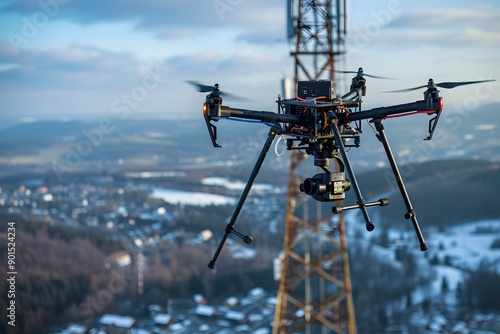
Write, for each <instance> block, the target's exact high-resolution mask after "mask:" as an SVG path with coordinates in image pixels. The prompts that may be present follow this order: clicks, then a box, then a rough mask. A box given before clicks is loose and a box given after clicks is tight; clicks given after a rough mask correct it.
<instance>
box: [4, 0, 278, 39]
mask: <svg viewBox="0 0 500 334" xmlns="http://www.w3.org/2000/svg"><path fill="white" fill-rule="evenodd" d="M41 4H43V5H41ZM46 8H49V10H50V11H51V13H50V14H51V15H49V16H50V17H51V19H54V20H65V21H69V22H74V23H77V24H81V25H91V24H98V23H110V22H134V24H135V28H136V29H138V30H145V31H151V32H152V33H153V34H154V35H155V36H156V37H159V38H169V39H173V38H179V36H180V37H181V38H182V37H186V36H192V37H194V36H199V35H212V36H213V37H214V38H217V36H216V35H214V34H213V32H214V30H217V29H220V28H227V27H231V28H233V29H238V30H241V31H244V33H242V38H245V36H246V39H247V40H248V41H249V42H252V43H258V42H260V41H261V40H259V39H254V38H250V36H269V34H270V33H271V32H272V31H274V34H275V35H277V36H279V37H281V31H282V30H283V27H284V4H283V3H281V2H274V3H269V2H268V1H265V0H252V1H248V0H212V1H199V0H168V1H157V0H143V1H135V0H122V1H99V0H86V1H66V0H65V1H62V0H40V1H39V2H33V1H31V0H15V1H9V2H7V3H6V4H5V5H4V6H3V7H2V11H3V12H6V13H9V12H10V13H17V14H19V15H21V16H25V17H26V18H28V19H30V18H31V17H33V16H34V15H36V14H37V13H40V12H47V11H48V10H47V9H46Z"/></svg>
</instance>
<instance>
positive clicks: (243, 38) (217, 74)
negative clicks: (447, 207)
mask: <svg viewBox="0 0 500 334" xmlns="http://www.w3.org/2000/svg"><path fill="white" fill-rule="evenodd" d="M285 3H286V1H285V0H279V1H278V0H252V1H250V0H209V1H206V0H163V1H160V0H142V1H134V0H121V1H98V0H86V1H83V0H80V1H78V0H39V1H28V0H15V1H10V0H0V121H2V122H6V121H5V119H9V120H13V119H14V120H17V121H33V120H39V119H82V120H83V119H91V118H95V117H101V116H102V115H115V116H116V115H120V116H122V117H125V116H127V117H131V116H133V117H137V118H141V117H144V118H147V117H194V116H196V115H199V113H200V112H201V104H202V103H203V102H204V95H205V94H202V93H198V92H196V91H195V90H194V89H193V87H191V86H190V85H189V84H187V83H186V82H185V81H186V80H198V81H199V82H201V83H203V84H209V85H211V84H214V83H219V84H220V85H221V87H222V89H224V90H226V91H230V92H231V93H234V94H237V95H240V96H246V97H248V101H243V102H241V101H234V102H233V101H225V104H227V105H230V106H234V107H243V108H249V109H256V110H269V111H275V110H276V103H275V101H276V99H277V96H278V94H279V93H280V80H281V78H283V77H284V76H288V77H291V76H292V75H293V66H294V65H293V60H292V58H291V57H290V55H289V53H290V51H291V50H292V48H293V45H292V44H291V43H289V42H288V40H287V38H286V36H285V31H286V29H285V27H286V18H285V16H286V10H285ZM345 49H346V54H345V55H343V56H342V57H341V58H340V59H339V62H338V64H337V65H336V66H337V68H338V69H344V70H356V69H357V68H358V67H360V66H362V67H363V68H364V70H365V72H366V73H370V74H374V75H380V76H387V77H394V78H398V80H375V79H368V82H367V87H368V88H367V96H366V97H365V98H364V102H365V106H367V107H375V106H380V105H391V104H397V103H404V102H413V101H416V100H420V99H421V98H422V92H420V91H413V92H409V93H404V94H401V93H399V94H394V93H384V91H388V90H396V89H402V88H407V87H412V86H419V85H424V84H426V83H427V80H428V79H429V78H431V77H432V78H433V79H434V80H435V81H436V82H441V81H463V80H484V79H494V78H496V79H499V80H500V66H499V59H500V2H498V1H495V0H489V1H488V0H483V1H461V0H460V1H459V0H441V1H427V0H423V1H416V0H413V1H412V0H373V1H361V0H351V1H349V10H348V32H347V42H346V47H345ZM337 80H338V81H339V87H340V88H343V89H346V87H347V85H348V84H347V82H348V81H349V80H350V76H346V75H338V76H337ZM442 96H444V97H445V107H446V106H447V105H448V106H450V105H465V106H467V107H469V108H477V107H479V106H480V105H483V104H490V103H496V102H500V86H499V83H498V82H495V83H488V84H481V85H477V86H466V87H460V88H456V89H454V90H453V91H448V90H442ZM226 102H227V103H226ZM365 109H366V107H365Z"/></svg>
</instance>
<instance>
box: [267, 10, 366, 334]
mask: <svg viewBox="0 0 500 334" xmlns="http://www.w3.org/2000/svg"><path fill="white" fill-rule="evenodd" d="M346 11H347V0H324V1H316V0H287V34H288V39H289V42H291V43H293V46H294V50H293V51H292V52H291V55H292V56H293V57H294V60H295V72H294V82H295V89H297V83H298V81H299V80H318V79H321V78H328V79H330V80H333V79H334V69H335V57H337V56H339V55H341V54H343V53H344V38H345V34H346V30H347V29H346V17H347V14H346ZM295 93H297V92H295ZM305 159H306V155H304V154H302V153H299V152H298V151H295V150H292V151H291V157H290V171H289V173H290V175H289V183H288V196H287V208H286V215H285V234H284V246H283V253H282V256H281V272H280V276H281V277H280V284H279V291H278V298H277V304H276V310H275V316H274V327H273V333H296V332H303V333H331V332H332V331H333V332H334V333H351V334H352V333H356V324H355V320H354V306H353V300H352V293H351V281H350V273H349V258H348V252H347V240H346V234H345V224H344V219H343V216H342V215H340V219H339V221H338V225H335V224H332V223H331V220H332V214H328V215H323V213H322V210H321V205H320V203H318V202H313V203H311V202H312V201H313V200H309V199H308V198H307V197H308V196H307V195H305V194H303V193H301V192H299V184H300V183H301V182H302V181H303V180H304V178H305V176H304V175H303V174H304V169H305V167H304V166H303V164H302V162H303V160H305ZM336 167H337V169H338V166H336ZM301 175H302V176H301ZM311 208H312V210H311Z"/></svg>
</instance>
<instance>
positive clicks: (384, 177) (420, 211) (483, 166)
mask: <svg viewBox="0 0 500 334" xmlns="http://www.w3.org/2000/svg"><path fill="white" fill-rule="evenodd" d="M400 170H401V173H402V174H403V180H404V182H405V184H406V188H407V190H408V193H409V195H410V199H411V201H412V204H413V206H414V208H415V210H416V212H417V217H418V219H419V222H420V223H421V224H426V225H428V226H438V227H445V226H449V225H453V224H456V223H462V222H468V221H472V220H479V219H488V218H498V217H500V206H499V205H498V195H499V190H498V189H500V164H497V163H491V162H486V161H475V160H465V159H464V160H440V161H431V162H426V163H421V164H413V165H406V166H401V167H400ZM358 182H359V184H360V188H361V190H362V192H363V194H364V196H366V199H368V198H373V199H377V198H380V197H387V198H389V201H390V204H389V206H387V207H384V208H381V209H379V210H383V214H382V215H380V219H381V222H382V223H383V224H391V225H394V224H400V223H402V222H407V223H408V224H411V222H410V221H406V220H405V219H404V218H403V215H404V214H405V213H406V208H405V206H404V203H403V201H402V199H401V195H400V193H399V190H398V188H397V184H396V183H395V180H394V178H393V176H392V172H391V171H390V170H389V169H382V170H377V171H372V172H369V173H363V174H360V175H359V177H358ZM351 201H355V199H354V194H353V193H352V192H349V195H348V199H347V201H346V202H347V203H349V202H351Z"/></svg>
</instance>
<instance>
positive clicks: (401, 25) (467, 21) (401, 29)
mask: <svg viewBox="0 0 500 334" xmlns="http://www.w3.org/2000/svg"><path fill="white" fill-rule="evenodd" d="M499 18H500V8H499V7H493V6H491V5H475V6H472V7H469V8H448V9H444V8H420V9H416V10H414V11H412V12H411V13H407V14H403V15H401V16H399V17H397V18H396V19H394V20H392V21H391V22H389V23H388V24H387V25H386V26H385V27H384V28H386V30H385V31H384V32H387V33H388V34H387V37H390V38H387V39H390V40H388V41H387V42H392V43H394V41H395V40H394V39H396V40H397V42H401V43H403V44H406V45H407V44H410V43H413V44H416V45H418V44H430V45H438V46H450V47H453V46H457V47H463V46H464V45H467V46H470V47H474V46H481V47H484V46H493V47H498V46H500V20H499Z"/></svg>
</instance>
